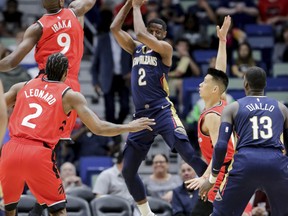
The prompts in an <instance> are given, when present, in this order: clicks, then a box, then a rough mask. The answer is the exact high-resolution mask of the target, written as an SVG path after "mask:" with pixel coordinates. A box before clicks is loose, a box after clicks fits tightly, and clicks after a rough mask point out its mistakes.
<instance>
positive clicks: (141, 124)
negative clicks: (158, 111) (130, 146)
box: [129, 118, 156, 132]
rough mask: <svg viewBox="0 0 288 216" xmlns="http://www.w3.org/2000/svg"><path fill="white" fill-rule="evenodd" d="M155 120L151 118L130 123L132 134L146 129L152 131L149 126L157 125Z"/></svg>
mask: <svg viewBox="0 0 288 216" xmlns="http://www.w3.org/2000/svg"><path fill="white" fill-rule="evenodd" d="M155 124H156V123H155V120H154V119H149V118H139V119H136V120H134V121H131V122H129V126H130V128H131V130H130V132H137V131H141V130H144V129H147V130H150V131H152V130H153V129H152V128H151V127H150V126H149V125H155Z"/></svg>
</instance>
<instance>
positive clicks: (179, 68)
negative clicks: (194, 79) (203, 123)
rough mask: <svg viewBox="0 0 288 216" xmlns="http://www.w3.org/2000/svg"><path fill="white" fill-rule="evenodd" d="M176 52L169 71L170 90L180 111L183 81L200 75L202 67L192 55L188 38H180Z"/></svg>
mask: <svg viewBox="0 0 288 216" xmlns="http://www.w3.org/2000/svg"><path fill="white" fill-rule="evenodd" d="M175 49H176V52H175V53H174V54H173V57H172V67H171V69H170V72H169V73H168V76H169V79H168V84H169V90H170V96H171V99H173V98H175V99H176V102H175V105H176V106H175V107H176V108H177V107H178V111H179V112H180V113H181V111H182V109H181V108H182V104H183V103H182V97H183V94H182V83H183V78H185V77H191V76H199V75H200V68H199V66H198V65H197V64H196V63H195V61H194V60H193V58H192V57H191V56H190V49H189V41H188V40H187V39H184V38H182V39H179V40H177V41H176V44H175Z"/></svg>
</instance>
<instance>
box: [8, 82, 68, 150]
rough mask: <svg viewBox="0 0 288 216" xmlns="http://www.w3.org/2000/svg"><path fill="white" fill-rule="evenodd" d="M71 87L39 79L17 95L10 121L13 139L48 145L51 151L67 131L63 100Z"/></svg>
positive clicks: (27, 85) (29, 83)
mask: <svg viewBox="0 0 288 216" xmlns="http://www.w3.org/2000/svg"><path fill="white" fill-rule="evenodd" d="M68 89H69V86H67V85H66V84H64V83H62V82H55V81H48V80H45V79H44V78H43V79H42V78H38V79H34V80H31V81H30V82H28V83H27V84H26V85H25V86H24V87H23V88H22V89H21V90H20V91H19V92H18V94H17V99H16V104H15V107H14V110H13V112H12V115H11V117H10V120H9V131H10V137H11V139H13V137H15V138H24V139H28V140H35V141H40V142H45V143H47V144H48V145H49V146H50V147H51V148H52V149H53V148H54V147H55V145H56V144H57V142H58V141H59V138H60V134H61V133H62V132H63V130H64V126H65V123H66V119H67V115H66V114H65V113H64V110H63V106H62V96H63V94H64V93H65V92H66V91H67V90H68Z"/></svg>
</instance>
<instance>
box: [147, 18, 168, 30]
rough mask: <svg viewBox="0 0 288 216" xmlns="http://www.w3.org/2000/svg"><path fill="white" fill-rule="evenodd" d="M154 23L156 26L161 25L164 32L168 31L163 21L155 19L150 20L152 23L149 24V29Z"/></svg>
mask: <svg viewBox="0 0 288 216" xmlns="http://www.w3.org/2000/svg"><path fill="white" fill-rule="evenodd" d="M152 23H156V24H159V25H161V26H162V28H163V30H164V31H166V30H167V25H166V23H165V22H164V20H162V19H159V18H155V19H152V20H150V21H149V22H148V23H147V27H149V26H150V25H151V24H152Z"/></svg>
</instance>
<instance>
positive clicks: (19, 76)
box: [0, 48, 31, 92]
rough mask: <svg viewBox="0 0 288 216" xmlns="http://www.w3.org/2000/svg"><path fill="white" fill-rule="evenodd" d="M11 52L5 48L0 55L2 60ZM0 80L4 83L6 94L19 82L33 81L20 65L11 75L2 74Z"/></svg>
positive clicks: (10, 72)
mask: <svg viewBox="0 0 288 216" xmlns="http://www.w3.org/2000/svg"><path fill="white" fill-rule="evenodd" d="M11 52H12V51H11V50H9V49H5V48H4V49H3V51H2V53H1V54H0V60H1V59H3V58H5V57H6V56H8V55H9V54H10V53H11ZM0 79H2V81H3V87H4V92H7V91H8V90H9V89H10V87H11V86H13V85H14V84H16V83H19V82H24V81H28V80H30V79H31V76H30V75H29V74H28V72H27V70H26V69H25V68H23V67H22V66H20V65H18V66H16V67H15V68H14V69H12V70H11V71H9V73H0Z"/></svg>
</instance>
